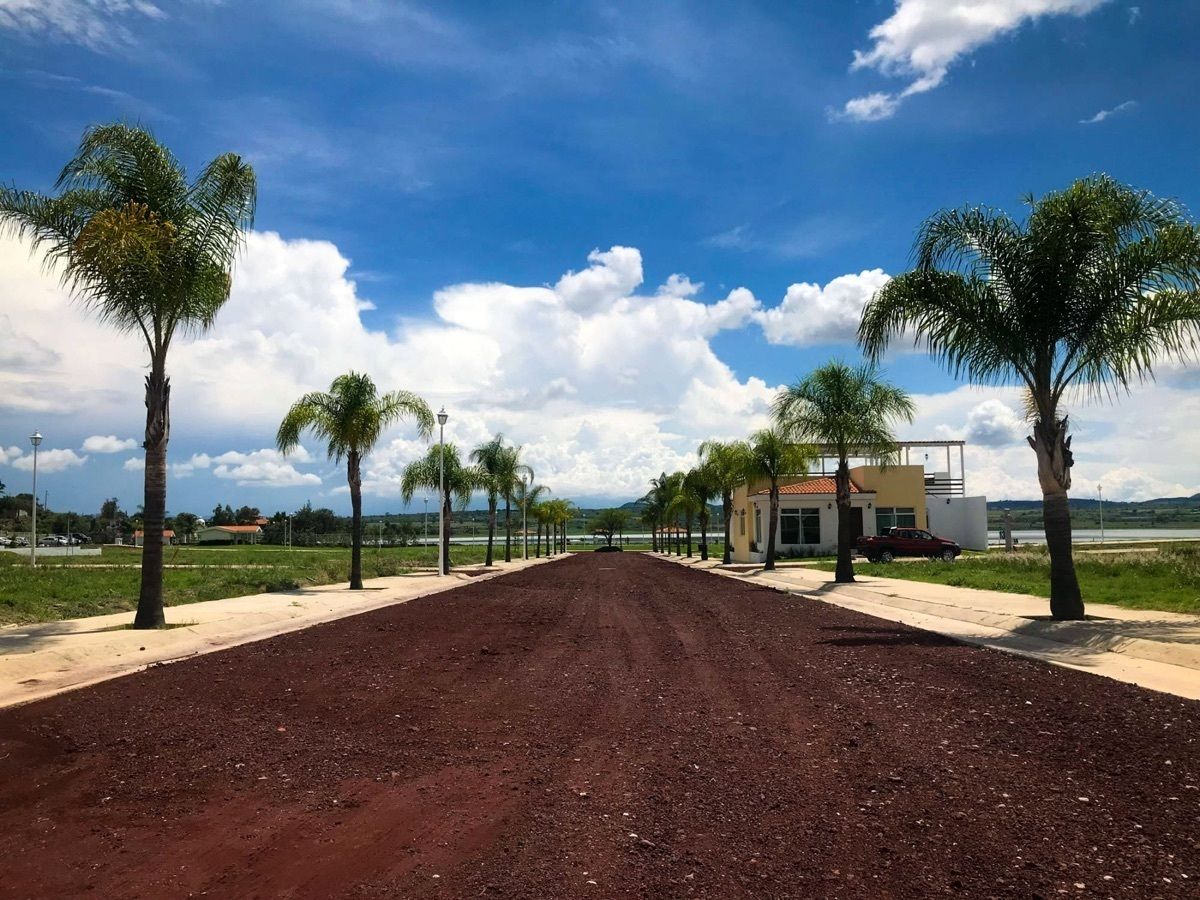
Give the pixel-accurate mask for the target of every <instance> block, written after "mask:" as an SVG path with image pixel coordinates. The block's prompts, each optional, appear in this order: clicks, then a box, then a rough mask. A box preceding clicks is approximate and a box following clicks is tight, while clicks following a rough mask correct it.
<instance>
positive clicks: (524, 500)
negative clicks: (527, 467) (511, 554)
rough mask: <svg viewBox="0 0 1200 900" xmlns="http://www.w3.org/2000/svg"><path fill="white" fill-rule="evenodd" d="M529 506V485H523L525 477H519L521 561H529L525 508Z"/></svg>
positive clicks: (527, 526)
mask: <svg viewBox="0 0 1200 900" xmlns="http://www.w3.org/2000/svg"><path fill="white" fill-rule="evenodd" d="M528 506H529V485H527V484H526V483H525V476H524V475H522V476H521V545H522V552H521V558H522V559H529V516H528V515H527V513H526V507H528Z"/></svg>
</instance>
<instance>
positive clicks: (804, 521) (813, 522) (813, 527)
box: [800, 509, 821, 544]
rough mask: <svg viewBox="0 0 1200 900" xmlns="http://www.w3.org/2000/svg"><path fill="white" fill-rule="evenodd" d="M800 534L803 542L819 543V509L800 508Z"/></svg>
mask: <svg viewBox="0 0 1200 900" xmlns="http://www.w3.org/2000/svg"><path fill="white" fill-rule="evenodd" d="M800 534H801V537H803V539H804V540H803V542H804V543H805V544H819V543H821V511H820V510H819V509H802V510H800Z"/></svg>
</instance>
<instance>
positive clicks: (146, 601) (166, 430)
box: [133, 354, 171, 628]
mask: <svg viewBox="0 0 1200 900" xmlns="http://www.w3.org/2000/svg"><path fill="white" fill-rule="evenodd" d="M170 438H171V380H170V379H169V378H167V373H166V363H165V360H163V359H162V358H161V357H160V356H159V355H158V354H155V356H154V358H153V359H152V361H151V365H150V374H149V375H147V376H146V440H145V443H143V444H142V446H143V447H145V448H146V473H145V500H144V501H143V504H142V510H143V515H142V582H141V587H140V589H139V591H138V606H137V614H136V615H135V616H134V619H133V627H134V628H162V627H164V626H165V625H166V624H167V620H166V617H165V616H164V615H163V592H162V581H163V519H164V518H165V517H166V512H167V443H168V441H169V440H170Z"/></svg>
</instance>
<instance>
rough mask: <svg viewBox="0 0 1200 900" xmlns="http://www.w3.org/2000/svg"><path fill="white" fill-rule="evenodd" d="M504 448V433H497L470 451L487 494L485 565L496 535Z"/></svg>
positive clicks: (490, 555) (501, 488) (490, 554)
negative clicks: (481, 476) (481, 475)
mask: <svg viewBox="0 0 1200 900" xmlns="http://www.w3.org/2000/svg"><path fill="white" fill-rule="evenodd" d="M504 450H505V447H504V435H501V434H498V435H496V436H495V437H494V438H492V439H491V440H490V441H485V442H484V443H482V444H480V445H479V446H478V447H476V448H475V449H474V450H472V451H471V462H473V463H475V464H476V465H477V466H478V467H479V471H480V472H481V473H482V474H483V477H484V478H483V490H484V492H485V493H486V494H487V504H488V537H487V554H486V558H485V559H484V563H483V564H484V565H485V566H490V565H491V564H492V543H493V541H494V540H495V536H496V507H497V506H498V505H499V503H500V494H501V492H502V491H503V489H504V485H503V484H502V483H501V479H500V474H501V468H502V466H503V462H502V458H503V456H504Z"/></svg>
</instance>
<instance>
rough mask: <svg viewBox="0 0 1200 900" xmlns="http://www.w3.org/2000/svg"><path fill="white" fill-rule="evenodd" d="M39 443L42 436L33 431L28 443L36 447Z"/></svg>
mask: <svg viewBox="0 0 1200 900" xmlns="http://www.w3.org/2000/svg"><path fill="white" fill-rule="evenodd" d="M41 442H42V436H41V435H40V434H39V433H38V432H36V431H35V432H34V433H33V434H31V435H30V436H29V443H31V444H33V446H35V447H36V446H38V445H39V444H40V443H41Z"/></svg>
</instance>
